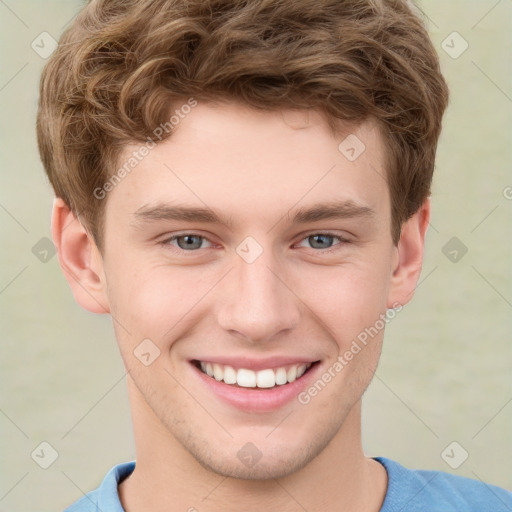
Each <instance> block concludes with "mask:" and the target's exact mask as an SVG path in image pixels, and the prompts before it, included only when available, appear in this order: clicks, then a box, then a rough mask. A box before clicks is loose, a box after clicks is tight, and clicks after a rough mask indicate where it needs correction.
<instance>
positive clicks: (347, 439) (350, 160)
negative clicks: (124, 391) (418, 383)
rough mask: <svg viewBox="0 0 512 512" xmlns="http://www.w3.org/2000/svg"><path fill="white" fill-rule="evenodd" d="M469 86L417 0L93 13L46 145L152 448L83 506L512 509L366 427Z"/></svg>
mask: <svg viewBox="0 0 512 512" xmlns="http://www.w3.org/2000/svg"><path fill="white" fill-rule="evenodd" d="M447 99H448V91H447V86H446V83H445V81H444V79H443V77H442V75H441V73H440V71H439V64H438V58H437V55H436V52H435V50H434V48H433V47H432V44H431V42H430V40H429V38H428V35H427V32H426V30H425V28H424V27H423V25H422V23H421V21H420V20H419V19H418V18H417V16H416V15H415V14H414V13H413V12H412V10H411V8H410V7H409V5H408V4H407V3H406V2H405V1H399V0H390V1H375V0H352V1H341V0H322V1H318V0H315V1H313V0H300V1H298V0H280V1H279V0H275V1H266V0H245V1H237V0H233V1H229V2H220V1H215V0H207V1H205V0H201V1H199V0H195V1H185V0H176V1H173V2H170V1H165V0H132V1H126V0H125V1H121V0H98V1H92V2H90V3H89V4H88V5H87V6H86V7H85V8H84V9H83V10H82V12H81V13H80V14H79V16H78V17H77V18H76V20H75V21H74V22H73V24H72V25H71V26H70V27H69V28H68V29H67V30H66V32H65V33H64V35H63V36H62V38H61V40H60V44H59V47H58V49H57V50H56V52H55V53H54V55H53V56H52V58H51V59H50V61H49V63H48V65H47V67H46V68H45V70H44V72H43V76H42V80H41V100H40V109H39V112H38V123H37V129H38V142H39V148H40V152H41V157H42V160H43V163H44V166H45V169H46V171H47V173H48V176H49V178H50V181H51V183H52V185H53V187H54V189H55V193H56V196H57V198H56V200H55V203H54V211H53V220H52V233H53V239H54V242H55V245H56V247H57V250H58V255H59V261H60V264H61V267H62V269H63V271H64V274H65V276H66V278H67V279H68V281H69V283H70V286H71V288H72V290H73V293H74V297H75V299H76V301H77V302H78V303H79V304H80V305H81V306H82V307H84V308H85V309H87V310H89V311H92V312H96V313H109V314H110V315H111V316H112V319H113V323H114V328H115V334H116V338H117V342H118V345H119V349H120V353H121V356H122V358H123V362H124V364H125V367H126V370H127V384H128V392H129V398H130V403H131V410H132V417H133V425H134V435H135V444H136V462H135V461H134V462H129V463H124V464H120V465H118V466H116V467H114V468H112V470H111V471H110V472H109V473H108V474H107V475H106V477H105V479H104V480H103V482H102V484H101V486H100V487H99V488H98V489H97V490H95V491H93V492H91V493H89V494H88V495H87V496H85V497H83V498H82V499H80V500H79V501H78V502H77V503H75V504H74V505H72V506H71V507H70V508H69V509H67V510H68V511H70V512H77V511H85V510H87V511H89V510H91V511H92V510H101V511H103V512H107V511H116V512H119V511H122V510H126V511H127V512H133V511H138V510H144V511H147V512H160V511H164V510H165V511H166V512H169V511H181V510H183V511H187V510H188V511H195V510H197V511H199V512H202V511H209V512H210V511H211V512H217V511H231V510H232V511H235V510H236V511H238V510H254V511H256V510H258V511H259V510H261V509H262V508H268V509H272V510H280V511H286V512H287V511H295V510H308V511H315V510H322V511H339V510H343V511H356V510H357V511H365V512H366V511H367V512H373V511H379V510H381V511H383V512H390V511H398V510H414V511H423V510H425V511H426V510H428V511H441V510H442V511H448V510H457V511H477V510H478V511H481V510H493V511H500V510H512V494H511V493H510V492H508V491H506V490H504V489H500V488H498V487H495V486H492V485H486V484H483V483H481V482H477V481H473V480H470V479H465V478H461V477H456V476H452V475H448V474H446V473H442V472H433V471H412V470H408V469H406V468H404V467H402V466H401V465H399V464H398V463H396V462H394V461H392V460H390V459H387V458H383V457H377V458H368V457H366V456H365V455H364V453H363V448H362V444H361V398H362V395H363V393H364V391H365V390H366V388H367V386H368V385H369V383H370V382H371V379H372V376H373V374H374V372H375V369H376V367H377V364H378V359H379V355H380V351H381V346H382V341H383V333H384V328H385V325H386V323H387V321H388V319H389V318H391V317H392V316H393V315H394V314H396V311H397V310H399V309H401V308H402V307H403V306H404V305H405V304H406V303H408V302H409V301H410V300H411V298H412V296H413V294H414V288H415V286H416V284H417V282H418V278H419V275H420V272H421V266H422V257H423V248H424V241H425V234H426V230H427V226H428V222H429V218H430V200H429V196H430V183H431V179H432V173H433V168H434V157H435V150H436V146H437V140H438V137H439V134H440V130H441V120H442V115H443V113H444V111H445V108H446V104H447ZM365 332H372V335H371V336H366V337H365V336H363V333H365Z"/></svg>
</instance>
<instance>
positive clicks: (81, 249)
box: [52, 198, 110, 313]
mask: <svg viewBox="0 0 512 512" xmlns="http://www.w3.org/2000/svg"><path fill="white" fill-rule="evenodd" d="M52 237H53V243H54V244H55V247H56V249H57V254H58V258H59V263H60V266H61V268H62V271H63V272H64V276H65V277H66V279H67V281H68V283H69V285H70V287H71V291H72V292H73V296H74V297H75V300H76V302H77V303H78V304H79V305H80V306H82V307H83V308H84V309H86V310H87V311H91V312H92V313H109V312H110V309H109V307H108V301H107V295H106V293H105V280H104V277H103V276H104V274H103V265H102V259H101V256H100V255H99V251H98V249H97V247H96V244H95V242H94V240H93V238H92V236H91V235H90V234H89V233H87V231H86V230H85V228H84V227H83V226H82V224H81V223H80V221H78V219H77V218H76V216H75V214H74V213H73V212H72V211H71V210H70V208H69V207H68V206H67V204H66V203H65V202H64V201H63V200H62V199H61V198H56V199H55V200H54V203H53V212H52Z"/></svg>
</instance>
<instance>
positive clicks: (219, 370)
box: [191, 360, 318, 390]
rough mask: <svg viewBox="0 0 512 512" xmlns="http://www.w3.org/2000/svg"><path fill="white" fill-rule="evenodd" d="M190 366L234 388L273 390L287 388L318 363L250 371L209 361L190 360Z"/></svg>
mask: <svg viewBox="0 0 512 512" xmlns="http://www.w3.org/2000/svg"><path fill="white" fill-rule="evenodd" d="M191 362H192V364H193V365H194V366H195V367H196V368H197V369H198V370H199V371H201V372H202V373H203V374H205V375H207V376H208V377H210V378H211V379H214V380H216V381H217V382H222V383H224V384H227V385H228V386H232V387H234V388H248V389H262V390H263V389H266V390H270V389H275V388H277V387H281V386H287V385H289V384H291V383H293V382H295V381H297V380H299V379H301V377H303V376H304V375H305V374H306V373H308V372H309V370H310V369H311V367H312V366H314V365H315V364H316V363H318V361H312V362H309V363H296V364H288V365H284V366H279V367H276V368H263V369H261V370H251V369H248V368H235V367H233V366H231V365H225V364H221V363H215V362H211V361H198V360H192V361H191Z"/></svg>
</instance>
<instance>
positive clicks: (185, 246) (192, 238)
mask: <svg viewBox="0 0 512 512" xmlns="http://www.w3.org/2000/svg"><path fill="white" fill-rule="evenodd" d="M174 241H176V243H177V248H178V249H182V250H184V251H193V250H195V249H202V247H201V245H202V241H208V239H207V238H205V237H204V236H201V235H197V234H195V233H183V234H181V235H173V236H171V237H170V238H166V239H165V240H163V241H162V242H161V243H162V244H163V245H173V246H174V247H176V246H175V245H174V244H172V242H174Z"/></svg>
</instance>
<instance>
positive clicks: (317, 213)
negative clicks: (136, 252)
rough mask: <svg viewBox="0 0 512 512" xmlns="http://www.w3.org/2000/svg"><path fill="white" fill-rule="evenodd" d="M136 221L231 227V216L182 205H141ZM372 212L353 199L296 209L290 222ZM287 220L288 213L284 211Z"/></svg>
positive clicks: (372, 212) (362, 215) (344, 216)
mask: <svg viewBox="0 0 512 512" xmlns="http://www.w3.org/2000/svg"><path fill="white" fill-rule="evenodd" d="M133 215H134V217H135V221H136V223H137V224H138V223H144V222H157V221H168V220H177V221H184V222H206V223H211V224H220V225H223V226H226V227H227V228H229V229H233V221H232V218H231V217H229V218H226V217H224V216H222V215H220V214H218V213H215V211H214V210H212V209H211V208H203V207H196V206H185V205H169V204H154V205H149V204H148V205H144V206H141V207H140V208H139V209H137V210H136V211H135V213H134V214H133ZM375 216H376V212H375V211H374V210H372V209H371V208H370V207H368V206H365V205H361V204H357V203H355V202H353V201H350V200H349V201H330V202H325V203H319V204H315V205H312V206H309V207H307V208H306V207H303V208H299V209H298V210H296V211H295V213H294V215H293V217H292V219H291V224H306V223H309V222H317V221H320V220H328V219H351V218H360V219H364V218H366V219H371V218H373V217H375ZM287 217H288V220H289V221H290V212H288V214H287Z"/></svg>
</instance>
